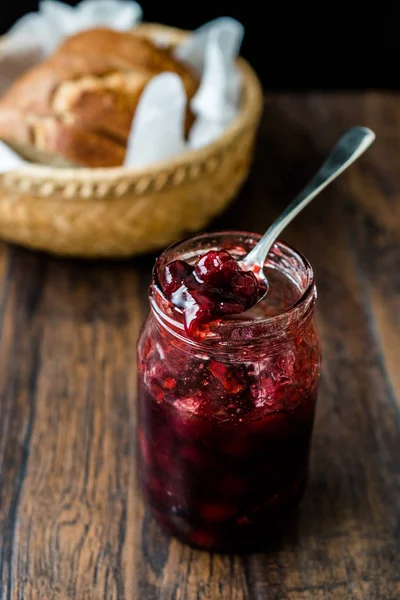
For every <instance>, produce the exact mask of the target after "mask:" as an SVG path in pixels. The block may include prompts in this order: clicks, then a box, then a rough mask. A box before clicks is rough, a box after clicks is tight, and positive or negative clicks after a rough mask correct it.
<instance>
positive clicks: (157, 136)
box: [0, 0, 244, 172]
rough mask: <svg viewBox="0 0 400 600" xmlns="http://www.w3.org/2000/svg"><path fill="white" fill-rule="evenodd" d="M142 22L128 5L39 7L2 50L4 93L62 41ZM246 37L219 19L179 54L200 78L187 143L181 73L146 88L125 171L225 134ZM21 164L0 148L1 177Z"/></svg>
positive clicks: (89, 0)
mask: <svg viewBox="0 0 400 600" xmlns="http://www.w3.org/2000/svg"><path fill="white" fill-rule="evenodd" d="M141 17H142V9H141V7H140V6H139V4H137V3H136V2H133V1H130V0H83V1H82V2H81V3H80V4H78V6H76V7H75V8H73V7H71V6H68V5H66V4H64V3H63V2H58V1H56V0H44V1H42V2H41V3H40V5H39V11H38V12H37V13H30V14H27V15H25V16H24V17H22V19H20V20H19V21H18V22H17V23H16V24H15V25H14V26H13V27H12V28H11V29H10V31H9V33H8V34H7V36H6V38H5V40H4V41H3V42H2V44H1V45H0V93H3V92H4V91H5V90H6V89H7V87H8V86H9V85H10V84H11V83H12V82H13V81H14V80H15V79H16V78H17V77H19V76H20V75H21V73H23V72H24V71H25V70H26V69H28V68H30V67H32V66H34V65H35V64H38V63H39V62H40V61H41V60H43V59H44V58H46V57H47V56H49V55H50V54H51V53H52V52H54V50H55V49H56V48H57V47H58V46H59V45H60V43H61V42H62V41H63V39H64V38H65V37H68V36H70V35H72V34H74V33H77V32H79V31H83V30H86V29H90V28H93V27H96V26H107V27H110V28H112V29H116V30H119V31H127V30H129V29H132V28H133V27H134V26H135V25H137V24H138V23H139V22H140V20H141ZM243 34H244V29H243V26H242V25H241V24H240V23H239V22H238V21H236V20H234V19H231V18H228V17H225V18H220V19H216V20H215V21H212V22H211V23H208V24H206V25H204V26H203V27H200V28H199V29H198V30H197V31H195V32H193V33H192V34H191V35H190V36H189V37H188V39H187V40H185V41H184V42H183V43H182V44H180V45H179V46H178V47H177V48H175V54H176V56H177V57H178V58H180V59H181V60H184V61H186V62H187V63H189V64H191V65H192V66H193V67H194V69H196V71H197V72H198V73H199V75H200V78H201V79H200V86H199V89H198V91H197V93H196V94H195V96H194V98H193V99H192V101H191V108H192V110H193V113H194V115H195V117H196V119H195V123H194V125H193V127H192V128H191V131H190V135H189V139H188V141H186V140H185V139H184V126H183V124H184V119H185V110H186V106H185V105H186V96H185V91H184V88H183V86H182V83H181V81H180V79H179V77H178V76H177V75H176V74H173V73H161V74H160V75H157V76H156V77H154V78H153V79H152V80H151V81H150V82H149V84H148V85H147V86H146V89H145V90H144V92H143V94H142V96H141V99H140V101H139V104H138V107H137V109H136V113H135V117H134V119H133V122H132V129H131V133H130V136H129V141H128V147H127V152H126V157H125V162H124V165H125V166H126V167H138V168H139V167H143V166H146V165H151V164H153V163H155V162H159V161H161V160H168V159H170V158H172V157H174V156H177V155H179V154H181V153H182V152H185V151H186V150H188V149H190V148H200V147H202V146H205V145H207V144H209V143H211V142H212V141H213V140H214V139H216V138H217V137H218V136H219V135H221V133H222V131H223V130H224V128H225V127H226V126H227V125H228V124H229V123H230V122H231V120H232V119H233V118H234V117H235V115H236V114H237V111H238V105H239V96H240V89H241V80H240V72H239V71H238V69H237V67H236V64H235V59H236V57H237V55H238V53H239V49H240V45H241V41H242V38H243ZM155 41H156V42H157V40H155ZM162 43H163V42H162V40H160V45H161V44H162ZM24 162H25V161H24V160H22V159H21V158H20V157H19V156H18V155H16V154H15V153H14V152H12V151H11V150H10V149H9V148H8V147H7V146H6V145H5V144H3V143H0V172H6V171H9V170H14V169H16V168H18V166H19V165H21V164H23V163H24Z"/></svg>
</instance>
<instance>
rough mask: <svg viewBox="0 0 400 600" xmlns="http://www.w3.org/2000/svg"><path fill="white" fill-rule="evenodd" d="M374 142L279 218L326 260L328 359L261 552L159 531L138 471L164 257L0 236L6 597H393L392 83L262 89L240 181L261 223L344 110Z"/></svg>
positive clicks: (396, 276) (395, 294) (309, 170)
mask: <svg viewBox="0 0 400 600" xmlns="http://www.w3.org/2000/svg"><path fill="white" fill-rule="evenodd" d="M353 124H364V125H368V126H370V127H372V128H373V129H374V130H375V131H376V133H377V136H378V137H377V141H376V142H375V144H374V146H373V147H372V148H371V149H370V150H369V151H368V153H367V155H366V156H365V158H362V159H361V160H360V161H359V162H358V163H357V164H356V165H354V166H353V167H352V168H351V169H350V170H349V171H348V172H347V173H346V174H345V175H343V176H342V178H341V179H340V181H338V182H337V183H336V184H334V185H333V186H332V187H331V188H330V189H329V190H327V191H326V192H325V193H324V195H323V197H321V198H320V199H319V200H318V201H317V202H315V203H313V204H312V205H311V206H310V207H309V208H308V209H307V211H306V212H305V213H303V214H302V215H300V216H299V217H298V219H297V220H296V222H295V223H294V224H292V226H291V227H290V228H289V229H288V230H287V232H286V234H285V236H284V238H285V239H286V240H287V241H289V242H291V243H293V244H294V245H296V246H297V247H298V248H299V249H300V250H302V251H303V252H304V253H305V254H306V255H307V256H308V258H309V259H310V260H311V262H312V264H313V265H314V267H315V271H316V275H317V282H318V286H319V308H318V321H319V327H320V332H321V337H322V344H323V350H324V366H323V377H322V385H321V393H320V400H319V407H318V415H317V422H316V426H315V435H314V443H313V451H312V468H311V480H310V484H309V487H308V491H307V493H306V496H305V498H304V501H303V502H302V505H301V509H300V515H299V520H298V522H297V524H296V525H294V526H293V527H291V528H290V529H289V530H288V531H286V532H285V533H284V535H283V536H282V538H281V539H280V540H278V541H276V542H274V543H273V544H272V545H271V546H270V547H269V548H268V551H267V552H266V553H265V554H255V555H251V556H221V555H209V554H207V553H202V552H198V551H193V550H191V549H189V548H188V547H184V546H182V545H181V544H179V543H178V542H177V541H175V540H170V539H168V538H167V537H165V536H164V535H163V534H162V533H161V532H160V530H159V528H158V526H157V525H156V524H155V523H154V522H153V521H152V520H151V518H150V516H149V515H148V514H147V512H146V510H145V509H144V507H143V505H142V503H141V501H140V497H139V496H138V493H137V490H136V487H135V461H134V444H133V419H134V404H135V342H136V339H137V336H138V331H139V328H140V326H141V323H142V321H143V320H144V318H145V314H146V311H147V298H146V291H147V285H148V283H149V275H150V269H151V265H152V262H153V260H154V257H145V258H140V259H136V260H133V261H126V262H120V263H105V262H104V263H101V264H99V263H85V262H74V261H69V260H57V259H55V258H50V257H47V256H43V255H39V254H34V253H30V252H28V251H25V250H22V249H15V248H5V247H4V248H3V250H2V254H1V275H0V276H1V282H2V284H1V318H0V328H1V329H0V331H1V337H0V340H1V341H0V382H1V384H0V417H1V419H0V432H1V435H0V599H1V600H9V599H12V600H16V599H24V600H30V599H39V598H40V599H44V600H53V599H54V600H59V599H77V600H80V599H85V600H86V599H96V600H97V599H103V598H104V599H105V600H113V599H119V600H122V599H127V600H136V599H137V600H219V599H223V600H225V599H226V600H242V599H248V600H286V599H288V600H319V599H321V600H341V599H343V600H348V599H351V600H358V599H359V600H367V599H368V600H375V599H382V600H394V599H396V598H400V550H399V540H400V436H399V424H400V422H399V401H400V365H399V362H400V196H399V195H400V99H399V97H398V96H395V95H390V94H378V93H367V94H364V95H360V94H349V95H347V94H339V95H323V94H318V93H313V94H308V95H288V94H282V95H277V96H269V97H268V99H267V103H266V111H265V116H264V119H263V123H262V127H261V132H260V139H259V144H258V151H257V158H256V163H255V165H254V169H253V171H252V174H251V176H250V178H249V180H248V182H247V184H246V186H245V188H244V190H243V193H242V194H241V197H240V199H239V200H238V201H237V202H236V203H235V204H234V205H233V206H232V207H231V209H230V210H229V211H228V212H227V213H226V214H225V215H224V216H223V217H222V218H220V219H219V220H218V222H216V223H213V224H212V225H211V226H210V228H209V229H210V230H213V229H214V230H216V229H218V228H227V227H232V228H247V229H248V230H254V231H260V232H262V231H263V230H264V229H265V228H266V227H267V225H268V224H269V223H270V222H271V220H272V219H273V218H274V217H275V216H276V215H277V214H278V213H279V211H280V210H281V209H282V208H283V207H284V206H285V205H286V204H287V203H288V201H289V200H290V199H291V198H292V196H293V195H294V194H295V193H296V192H297V191H298V190H299V189H300V188H301V186H302V185H303V184H304V183H305V182H306V181H307V180H308V178H309V177H310V176H311V175H312V174H313V173H314V171H315V170H316V169H317V167H319V165H320V163H321V160H322V158H323V157H324V156H325V154H326V152H327V151H328V150H329V148H330V147H331V145H332V144H333V143H334V142H335V141H336V139H337V138H338V137H339V135H340V134H341V133H343V131H344V130H345V129H346V128H347V127H348V126H350V125H353Z"/></svg>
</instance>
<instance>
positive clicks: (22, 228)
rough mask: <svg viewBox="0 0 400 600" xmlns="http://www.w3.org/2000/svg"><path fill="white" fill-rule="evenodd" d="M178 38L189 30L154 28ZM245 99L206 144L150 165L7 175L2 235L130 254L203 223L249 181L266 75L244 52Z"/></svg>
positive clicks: (60, 248) (0, 209)
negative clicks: (260, 75)
mask: <svg viewBox="0 0 400 600" xmlns="http://www.w3.org/2000/svg"><path fill="white" fill-rule="evenodd" d="M149 27H150V29H151V30H152V31H156V32H160V31H161V32H163V34H165V33H167V34H168V32H169V31H170V32H171V40H172V43H176V41H177V40H178V39H179V37H180V36H184V35H186V33H185V32H178V30H176V29H172V30H170V29H169V28H164V27H162V26H158V25H151V26H149V25H147V26H146V28H147V29H149ZM238 65H239V68H240V70H241V72H242V75H243V95H242V105H241V108H240V111H239V114H238V116H237V117H236V118H235V120H234V122H232V123H231V125H230V126H229V127H228V128H227V129H226V130H225V131H224V133H223V135H222V136H221V137H220V138H219V139H218V140H216V141H215V142H213V143H212V144H210V145H209V146H207V147H205V148H201V149H200V150H193V151H189V152H187V153H185V154H183V155H181V156H179V157H177V158H176V159H174V160H170V161H167V162H163V163H161V162H160V163H158V164H157V165H152V166H150V167H148V168H140V169H126V168H120V167H118V168H107V169H87V168H82V169H55V168H52V167H46V166H43V165H38V164H29V165H26V166H25V165H24V167H23V168H21V169H19V170H18V171H14V172H11V173H7V174H3V175H1V176H0V237H2V238H3V239H4V240H7V241H9V242H14V243H17V244H21V245H24V246H28V247H30V248H35V249H39V250H44V251H47V252H50V253H53V254H59V255H70V256H79V257H92V258H96V257H122V256H131V255H134V254H140V253H144V252H148V251H151V250H156V249H159V248H161V247H164V246H166V245H168V244H170V243H171V242H173V241H175V240H177V239H179V238H181V237H182V236H184V235H186V234H188V233H189V232H194V231H198V230H200V229H202V228H203V227H204V226H205V225H206V224H207V223H208V222H209V221H210V220H211V219H212V218H213V217H215V216H216V215H217V214H219V213H221V212H222V211H223V210H224V209H225V207H226V206H227V205H228V203H229V202H230V200H231V199H232V198H233V197H234V196H235V194H236V193H237V192H238V190H239V188H240V186H241V184H242V183H243V182H244V180H245V178H246V176H247V173H248V170H249V166H250V162H251V157H252V150H253V145H254V137H255V133H256V129H257V125H258V122H259V118H260V114H261V108H262V91H261V86H260V83H259V81H258V79H257V77H256V75H255V74H254V72H253V70H252V69H251V68H250V66H249V65H248V64H247V63H246V62H245V61H244V60H243V59H239V62H238Z"/></svg>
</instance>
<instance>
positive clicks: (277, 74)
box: [0, 0, 400, 90]
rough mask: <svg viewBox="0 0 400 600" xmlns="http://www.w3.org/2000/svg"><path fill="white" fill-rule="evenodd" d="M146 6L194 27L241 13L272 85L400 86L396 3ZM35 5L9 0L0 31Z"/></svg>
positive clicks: (264, 1) (258, 65) (147, 15)
mask: <svg viewBox="0 0 400 600" xmlns="http://www.w3.org/2000/svg"><path fill="white" fill-rule="evenodd" d="M2 1H3V2H5V0H2ZM68 3H69V4H77V2H74V0H70V1H69V2H68ZM140 4H141V5H142V8H143V12H144V19H145V20H147V21H158V22H161V23H165V24H168V25H175V26H177V27H183V28H188V29H193V28H196V27H198V26H199V25H202V24H203V23H204V22H206V21H208V20H210V19H212V18H215V17H219V16H226V15H229V16H232V17H235V18H237V19H239V20H240V21H241V22H242V23H243V24H244V25H245V27H246V36H245V41H244V45H243V49H242V54H243V55H244V56H245V57H246V58H247V59H248V60H250V62H251V63H252V64H253V66H254V67H255V69H256V70H257V72H258V74H259V75H260V77H261V79H262V82H263V84H264V86H265V88H267V89H278V90H288V89H289V90H291V89H293V90H294V89H296V90H298V89H367V88H380V89H385V88H387V89H398V88H399V84H400V65H399V62H400V10H399V8H396V5H397V6H398V3H396V2H390V3H389V2H374V3H373V4H372V3H371V5H370V6H371V8H368V6H367V5H366V4H364V3H361V2H357V1H355V0H353V1H351V0H350V1H348V2H347V3H338V2H336V3H335V4H334V5H333V4H331V3H326V2H319V3H311V2H306V1H304V0H303V1H302V2H288V1H282V0H280V2H279V3H278V2H272V1H268V0H259V1H258V2H256V1H239V2H237V3H235V2H233V1H231V2H224V1H221V0H218V1H217V0H214V2H208V1H206V0H189V1H186V2H183V1H182V0H181V1H180V2H176V1H174V0H170V1H168V0H164V1H159V2H153V1H150V0H143V2H141V3H140ZM37 7H38V2H37V0H14V2H12V1H7V6H6V9H5V10H4V8H5V7H4V5H3V10H2V18H1V22H0V28H1V31H2V32H5V31H6V30H7V29H8V28H9V27H10V26H11V25H12V24H13V23H14V21H15V20H16V19H17V18H18V17H20V16H21V15H23V14H24V13H26V12H28V11H30V10H36V9H37Z"/></svg>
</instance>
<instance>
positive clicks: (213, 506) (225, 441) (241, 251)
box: [137, 232, 321, 551]
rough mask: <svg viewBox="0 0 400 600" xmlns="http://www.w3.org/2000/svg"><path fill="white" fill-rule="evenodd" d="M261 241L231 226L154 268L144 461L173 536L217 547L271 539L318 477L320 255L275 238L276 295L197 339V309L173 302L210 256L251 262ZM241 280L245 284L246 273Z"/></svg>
mask: <svg viewBox="0 0 400 600" xmlns="http://www.w3.org/2000/svg"><path fill="white" fill-rule="evenodd" d="M259 239H260V236H258V235H257V234H249V233H241V232H223V233H218V234H205V235H200V236H196V237H193V238H191V239H189V240H185V241H183V242H179V243H178V244H175V245H174V246H171V247H170V248H168V249H167V250H166V251H165V252H164V253H163V254H162V255H161V257H160V258H159V259H158V260H157V262H156V265H155V268H154V272H153V281H152V284H151V287H150V306H151V312H150V316H149V318H148V319H147V322H146V323H145V325H144V328H143V330H142V333H141V336H140V339H139V344H138V372H139V379H138V400H137V407H138V415H137V440H138V467H139V475H140V479H141V483H142V486H143V489H144V492H145V495H146V498H147V501H148V503H149V505H150V506H151V508H152V511H153V514H154V515H155V517H156V518H157V520H158V521H159V522H160V523H161V524H162V525H163V526H164V528H165V529H167V530H168V531H169V532H170V533H171V534H173V535H175V536H177V537H179V538H180V539H181V540H183V541H185V542H187V543H190V544H192V545H194V546H197V547H202V548H207V549H210V550H228V551H230V550H237V549H241V548H248V547H251V546H252V545H256V544H257V543H258V542H260V541H262V540H264V541H265V540H267V539H268V535H269V534H270V533H271V532H272V531H273V530H276V527H277V525H278V526H279V523H281V522H283V521H284V520H285V519H286V517H287V515H288V514H289V512H290V511H291V509H293V508H294V507H295V506H296V505H297V503H298V501H299V500H300V498H301V496H302V494H303V492H304V489H305V485H306V481H307V471H308V459H309V448H310V440H311V433H312V428H313V421H314V413H315V405H316V400H317V390H318V381H319V375H320V360H321V355H320V345H319V338H318V334H317V331H316V328H315V324H314V321H313V313H314V308H315V301H316V288H315V284H314V277H313V272H312V268H311V266H310V264H309V263H308V261H307V260H306V259H305V258H304V257H303V256H302V255H301V254H300V253H299V252H297V251H296V250H294V249H293V248H291V247H289V246H287V245H286V244H283V243H282V242H277V243H275V244H274V246H273V248H272V249H271V251H270V253H269V255H268V258H267V260H266V263H265V267H264V268H265V274H266V276H267V279H268V281H269V291H268V294H267V295H266V297H265V298H264V299H263V300H262V301H261V302H259V303H257V304H255V305H254V306H252V307H251V308H250V309H248V310H245V312H238V311H237V310H235V311H233V313H232V314H228V313H224V314H222V312H221V310H219V311H217V314H216V318H215V319H208V320H207V326H206V327H202V329H201V335H198V330H197V329H196V331H195V332H194V334H193V335H191V333H193V332H191V329H190V327H189V328H188V323H187V320H186V321H185V314H184V310H185V306H184V305H182V307H181V308H180V307H179V306H176V303H173V302H172V301H171V293H173V292H174V291H175V290H177V289H178V288H179V286H180V285H181V283H182V281H183V279H182V278H184V277H186V276H187V273H188V272H189V273H190V272H191V271H190V269H189V270H188V265H198V264H200V266H201V264H202V263H201V258H200V259H199V257H202V256H205V255H206V254H207V253H209V252H210V251H211V252H215V253H219V252H220V251H221V249H225V250H227V251H228V252H229V255H230V256H231V257H233V258H234V259H237V260H240V259H241V258H243V257H244V256H245V255H246V254H247V253H248V252H249V251H250V250H251V249H252V248H253V247H254V245H255V244H256V243H257V242H258V240H259ZM209 256H212V255H209ZM215 256H216V255H215ZM215 256H214V257H213V260H214V259H215ZM226 260H228V259H226ZM176 261H181V263H178V262H176ZM203 262H204V261H203ZM217 262H218V261H217ZM217 262H215V264H216V265H217ZM172 264H174V265H175V267H177V269H175V271H174V269H173V271H174V272H173V273H172V275H171V274H168V273H167V275H168V276H167V280H166V279H165V277H166V267H167V266H168V265H172ZM179 265H181V267H182V269H183V270H180V267H179ZM184 265H186V266H184ZM217 266H218V265H217ZM178 267H179V268H178ZM185 269H186V271H185ZM211 270H212V269H211ZM174 273H175V275H174ZM174 277H175V278H174ZM211 277H217V275H213V274H211ZM200 281H201V278H200ZM247 282H248V283H249V285H250V286H251V285H252V284H251V282H250V280H247ZM241 283H243V285H244V287H243V286H242V288H241V289H242V292H243V290H244V288H245V287H246V285H247V284H246V277H244V278H242V279H241ZM169 284H170V285H171V287H170V288H168V285H169ZM188 285H189V287H190V285H191V284H190V282H189V284H188ZM213 285H214V284H213ZM196 289H197V288H196ZM199 289H200V292H201V291H202V290H201V287H199ZM238 289H239V288H238ZM250 291H251V290H250ZM169 292H170V293H169ZM243 293H244V294H247V293H248V289H246V290H244V292H243ZM205 302H206V301H205V300H204V301H203V300H201V302H197V304H198V305H199V306H201V307H202V308H204V307H206V308H207V306H208V305H207V304H206V303H205ZM219 306H222V305H221V304H220V305H219ZM208 316H209V315H208Z"/></svg>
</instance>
